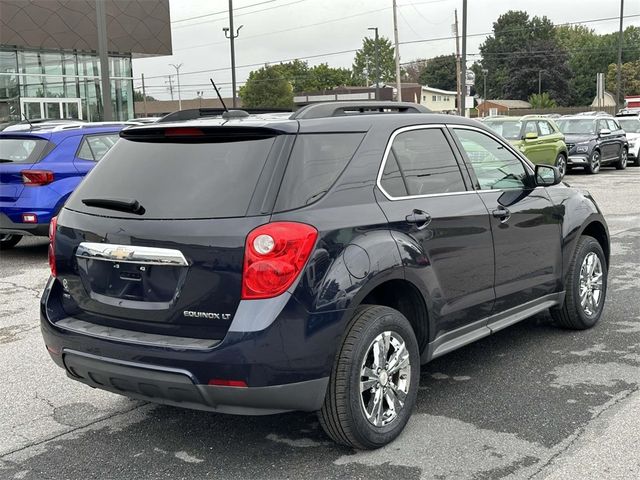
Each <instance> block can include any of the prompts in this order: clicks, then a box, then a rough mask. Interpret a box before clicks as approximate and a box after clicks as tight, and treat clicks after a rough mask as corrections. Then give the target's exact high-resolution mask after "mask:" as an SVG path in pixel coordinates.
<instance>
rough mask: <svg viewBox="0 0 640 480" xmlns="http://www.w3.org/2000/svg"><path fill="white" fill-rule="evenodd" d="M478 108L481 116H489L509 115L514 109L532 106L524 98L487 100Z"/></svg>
mask: <svg viewBox="0 0 640 480" xmlns="http://www.w3.org/2000/svg"><path fill="white" fill-rule="evenodd" d="M477 108H478V116H479V117H489V116H493V115H509V112H511V111H512V110H521V109H527V108H531V104H530V103H529V102H525V101H524V100H485V101H484V102H482V103H480V105H478V107H477ZM521 115H524V114H521Z"/></svg>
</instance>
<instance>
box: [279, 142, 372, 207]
mask: <svg viewBox="0 0 640 480" xmlns="http://www.w3.org/2000/svg"><path fill="white" fill-rule="evenodd" d="M363 138H364V133H359V132H358V133H309V134H301V135H298V137H297V138H296V143H295V145H294V146H293V150H292V152H291V158H290V159H289V164H288V165H287V170H286V172H285V174H284V178H283V179H282V186H281V187H280V194H279V195H278V201H277V203H276V211H279V212H282V211H284V210H292V209H295V208H300V207H304V206H305V205H309V204H310V203H313V202H315V201H317V200H319V199H320V198H322V196H323V195H324V194H325V193H326V192H327V190H329V188H330V187H331V186H332V185H333V183H334V182H335V181H336V180H337V178H338V176H339V175H340V173H342V171H343V170H344V168H345V167H346V166H347V163H349V160H351V157H353V154H354V153H355V152H356V150H357V148H358V145H360V142H361V141H362V139H363Z"/></svg>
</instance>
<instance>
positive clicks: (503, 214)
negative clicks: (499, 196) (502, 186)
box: [491, 205, 511, 223]
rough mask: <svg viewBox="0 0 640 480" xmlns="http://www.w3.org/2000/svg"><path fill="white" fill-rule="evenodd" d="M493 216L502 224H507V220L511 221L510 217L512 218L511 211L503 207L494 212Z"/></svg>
mask: <svg viewBox="0 0 640 480" xmlns="http://www.w3.org/2000/svg"><path fill="white" fill-rule="evenodd" d="M491 214H492V215H493V216H494V217H495V218H497V219H499V220H500V221H501V222H502V223H504V222H506V221H507V220H509V217H511V212H510V211H509V209H508V208H505V207H503V206H502V205H500V206H499V207H498V208H496V209H495V210H493V211H492V212H491Z"/></svg>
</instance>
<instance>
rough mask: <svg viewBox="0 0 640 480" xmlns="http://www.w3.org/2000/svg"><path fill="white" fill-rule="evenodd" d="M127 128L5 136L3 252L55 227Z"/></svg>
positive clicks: (60, 127)
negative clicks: (72, 197)
mask: <svg viewBox="0 0 640 480" xmlns="http://www.w3.org/2000/svg"><path fill="white" fill-rule="evenodd" d="M123 126H124V124H122V123H80V122H68V123H65V122H57V123H39V124H33V125H28V124H21V125H16V126H14V127H9V128H7V129H5V130H4V131H2V132H0V249H5V248H11V247H13V246H14V245H16V244H17V243H18V242H19V241H20V239H21V238H22V237H23V236H24V235H42V236H47V235H48V232H49V222H50V221H51V218H52V217H53V216H55V215H56V214H57V213H58V211H60V208H62V205H63V204H64V202H65V201H66V200H67V198H69V195H70V194H71V192H73V190H74V189H75V188H76V187H77V186H78V184H79V183H80V181H81V180H82V179H83V178H84V176H85V175H86V174H87V172H89V171H90V170H91V169H92V168H93V167H94V166H95V165H96V162H97V161H98V160H100V159H101V158H102V157H103V156H104V154H105V153H106V152H107V151H108V150H109V148H111V146H112V145H113V144H114V143H115V142H116V140H117V139H118V132H119V131H120V130H122V128H123Z"/></svg>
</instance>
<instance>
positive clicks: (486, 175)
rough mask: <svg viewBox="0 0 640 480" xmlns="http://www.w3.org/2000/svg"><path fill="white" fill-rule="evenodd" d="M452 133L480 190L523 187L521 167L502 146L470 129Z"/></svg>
mask: <svg viewBox="0 0 640 480" xmlns="http://www.w3.org/2000/svg"><path fill="white" fill-rule="evenodd" d="M454 132H455V135H456V136H457V137H458V139H459V140H460V144H461V145H462V148H463V150H464V152H465V153H466V155H467V158H468V159H469V161H470V163H471V166H472V168H473V171H474V172H475V174H476V177H477V178H478V183H479V186H480V189H481V190H492V189H505V188H524V186H525V182H526V178H527V172H526V170H525V167H524V165H523V164H522V162H521V161H520V160H519V159H518V157H516V156H515V155H514V154H513V153H511V152H510V151H509V150H507V149H506V148H505V147H504V146H503V145H502V144H500V143H499V142H497V141H495V140H494V139H493V138H491V137H489V136H488V135H485V134H484V133H480V132H477V131H474V130H463V129H455V130H454Z"/></svg>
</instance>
